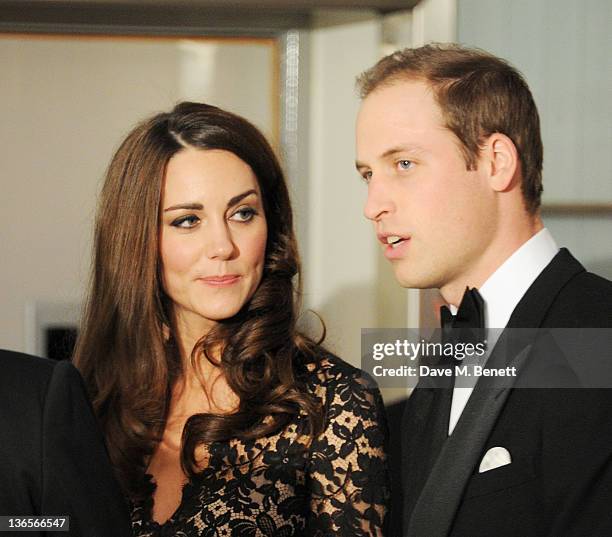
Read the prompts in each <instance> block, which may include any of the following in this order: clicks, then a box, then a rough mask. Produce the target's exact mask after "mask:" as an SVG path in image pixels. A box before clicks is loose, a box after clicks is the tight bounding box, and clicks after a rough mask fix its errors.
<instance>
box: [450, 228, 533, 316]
mask: <svg viewBox="0 0 612 537" xmlns="http://www.w3.org/2000/svg"><path fill="white" fill-rule="evenodd" d="M525 224H527V223H525ZM543 228H544V224H543V223H542V220H541V219H540V217H539V216H537V217H535V218H534V219H533V220H531V221H529V223H528V225H523V226H522V227H520V228H518V229H514V230H512V233H502V234H500V236H499V237H498V238H497V239H495V240H494V241H492V243H491V244H490V245H489V247H488V248H487V249H486V250H485V251H484V252H483V253H482V255H481V256H480V257H479V258H478V259H476V260H475V261H474V263H473V264H472V265H471V266H470V267H468V268H467V270H464V271H462V272H461V273H460V274H459V275H458V276H457V277H456V278H453V280H452V281H450V282H449V283H447V284H445V285H443V286H442V287H440V294H441V295H442V297H443V298H444V300H445V301H446V302H447V303H448V304H452V305H454V306H458V305H459V303H460V302H461V299H462V297H463V293H464V292H465V288H466V287H470V288H474V287H475V288H476V289H478V288H480V287H481V286H482V284H483V283H485V282H486V281H487V280H488V279H489V278H490V277H491V275H492V274H493V273H494V272H495V271H496V270H497V269H498V268H499V267H500V266H501V265H502V264H503V263H504V262H505V261H506V260H507V259H508V258H509V257H510V256H511V255H512V254H513V253H514V252H516V251H517V250H518V249H519V248H520V247H521V246H522V245H523V244H525V243H526V242H527V241H528V240H529V239H531V237H533V236H534V235H535V234H536V233H538V232H539V231H541V230H542V229H543Z"/></svg>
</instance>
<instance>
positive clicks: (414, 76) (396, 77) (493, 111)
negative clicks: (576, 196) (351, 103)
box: [357, 44, 543, 214]
mask: <svg viewBox="0 0 612 537" xmlns="http://www.w3.org/2000/svg"><path fill="white" fill-rule="evenodd" d="M402 80H424V81H426V82H427V83H428V84H429V85H430V86H431V87H432V89H433V92H434V96H435V99H436V101H437V103H438V105H439V106H440V109H441V111H442V115H443V117H444V121H445V123H446V127H447V128H448V129H449V130H450V131H452V132H453V133H454V134H455V136H457V138H458V139H459V141H460V144H461V150H462V152H463V155H464V158H465V163H466V166H467V168H468V169H470V170H473V169H476V165H477V160H478V156H479V153H480V146H481V144H482V142H483V141H484V139H485V138H487V137H488V136H490V135H491V134H493V133H495V132H499V133H502V134H505V135H506V136H508V137H509V138H510V139H511V140H512V142H513V143H514V145H515V146H516V148H517V151H518V154H519V157H520V163H521V172H522V185H521V189H522V192H523V198H524V200H525V206H526V208H527V210H528V211H529V212H530V213H532V214H533V213H535V212H536V211H537V209H538V207H539V206H540V199H541V196H542V153H543V150H542V139H541V137H540V119H539V116H538V111H537V108H536V105H535V103H534V101H533V96H532V95H531V92H530V91H529V87H528V86H527V83H526V82H525V79H524V78H523V76H522V75H521V74H520V73H519V72H518V71H517V70H516V69H515V68H514V67H512V66H511V65H509V64H508V63H507V62H506V61H504V60H502V59H500V58H497V57H496V56H493V55H492V54H489V53H487V52H485V51H483V50H479V49H472V48H466V47H462V46H460V45H456V44H430V45H425V46H423V47H419V48H413V49H410V48H407V49H404V50H399V51H397V52H394V53H393V54H390V55H389V56H386V57H384V58H383V59H381V60H380V61H379V62H378V63H377V64H376V65H374V66H373V67H371V68H370V69H368V70H367V71H365V72H364V73H362V74H361V75H360V76H359V78H358V79H357V87H358V89H359V93H360V95H361V98H362V99H363V98H365V97H367V96H368V95H369V94H370V93H372V92H373V91H375V90H376V89H377V88H379V87H383V86H389V85H392V84H394V83H396V82H398V81H402Z"/></svg>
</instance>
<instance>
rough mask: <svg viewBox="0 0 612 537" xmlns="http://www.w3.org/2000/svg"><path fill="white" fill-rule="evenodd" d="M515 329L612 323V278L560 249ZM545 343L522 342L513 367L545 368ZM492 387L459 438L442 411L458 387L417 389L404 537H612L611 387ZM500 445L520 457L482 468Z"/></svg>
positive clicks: (524, 303) (410, 425) (409, 426)
mask: <svg viewBox="0 0 612 537" xmlns="http://www.w3.org/2000/svg"><path fill="white" fill-rule="evenodd" d="M508 327H509V328H581V327H594V328H595V327H597V328H600V327H601V328H604V327H612V282H609V281H607V280H605V279H603V278H600V277H598V276H596V275H594V274H591V273H588V272H586V271H585V269H584V267H582V265H581V264H580V263H579V262H578V261H576V259H574V258H573V257H572V256H571V254H570V253H569V252H568V251H567V250H566V249H561V250H560V251H559V253H558V254H557V255H556V256H555V258H554V259H553V260H552V261H551V262H550V264H549V265H548V266H547V267H546V268H545V269H544V271H543V272H542V273H541V274H540V275H539V277H538V278H537V279H536V281H535V282H534V283H533V284H532V286H531V287H530V288H529V290H528V291H527V293H526V294H525V296H524V297H523V298H522V300H521V301H520V302H519V304H518V305H517V307H516V309H515V310H514V312H513V314H512V316H511V318H510V321H509V323H508ZM541 350H542V349H541V348H538V344H537V343H534V344H526V345H524V346H522V347H519V348H517V352H516V356H515V357H514V362H513V365H518V366H519V370H521V371H529V368H530V367H538V365H537V364H538V361H537V360H538V354H539V351H541ZM493 354H494V355H495V351H494V353H493ZM540 354H541V353H540ZM599 358H601V357H599ZM609 358H610V360H612V349H610V351H609ZM490 359H491V358H490ZM481 380H482V379H481ZM519 380H520V376H519ZM481 384H482V383H481V382H480V381H479V383H478V384H477V386H476V387H475V389H474V391H473V392H472V395H471V397H470V399H469V400H468V403H467V405H466V407H465V409H464V411H463V413H462V415H461V418H460V420H459V422H458V423H457V426H456V427H455V429H454V431H453V434H452V435H451V436H448V435H447V431H448V414H447V413H446V416H445V412H444V411H443V410H442V408H443V407H444V405H448V403H449V401H448V396H449V393H448V390H441V389H432V388H426V387H425V388H420V387H417V388H416V389H415V391H414V392H413V394H412V396H411V397H410V398H409V399H408V401H407V404H406V410H405V413H404V418H403V427H402V482H403V483H402V484H403V491H404V499H403V507H404V508H403V530H402V533H403V535H404V536H406V537H446V536H452V537H491V536H495V537H505V536H508V537H517V536H520V537H532V536H533V537H535V536H538V537H564V536H568V537H569V536H572V537H573V536H575V537H587V536H588V537H598V536H601V537H603V536H610V535H612V389H579V388H576V389H562V388H548V389H546V388H529V389H523V388H517V387H516V386H515V387H513V388H508V387H507V386H506V387H505V388H499V389H481ZM497 446H501V447H504V448H506V449H507V450H508V451H509V452H510V454H511V456H512V462H511V464H508V465H506V466H501V467H498V468H495V469H493V470H489V471H487V472H483V473H479V469H478V466H479V462H480V461H481V459H482V457H483V455H484V454H485V453H487V451H488V450H489V449H490V448H492V447H497ZM392 537H396V536H395V535H393V536H392Z"/></svg>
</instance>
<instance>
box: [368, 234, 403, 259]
mask: <svg viewBox="0 0 612 537" xmlns="http://www.w3.org/2000/svg"><path fill="white" fill-rule="evenodd" d="M376 236H377V238H378V240H379V241H380V242H381V243H382V244H383V245H384V246H385V250H384V253H385V257H386V258H387V259H398V258H400V257H402V256H403V255H404V253H405V250H406V248H407V246H408V243H409V242H410V236H404V235H396V234H394V233H377V234H376Z"/></svg>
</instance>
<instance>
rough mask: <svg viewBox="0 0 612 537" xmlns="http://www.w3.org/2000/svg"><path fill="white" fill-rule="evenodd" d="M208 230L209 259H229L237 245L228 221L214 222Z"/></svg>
mask: <svg viewBox="0 0 612 537" xmlns="http://www.w3.org/2000/svg"><path fill="white" fill-rule="evenodd" d="M207 232H208V233H207V235H208V240H207V245H206V255H207V257H208V258H209V259H229V258H230V257H231V256H232V254H233V252H234V250H235V245H234V242H233V240H232V235H231V230H230V229H229V227H228V225H227V222H225V221H222V222H213V223H211V225H210V227H209V228H208V229H207Z"/></svg>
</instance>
